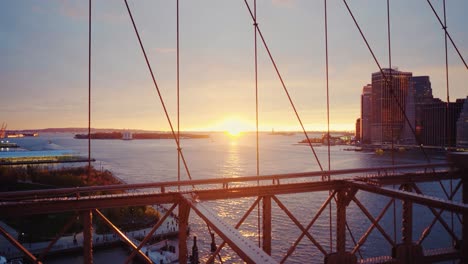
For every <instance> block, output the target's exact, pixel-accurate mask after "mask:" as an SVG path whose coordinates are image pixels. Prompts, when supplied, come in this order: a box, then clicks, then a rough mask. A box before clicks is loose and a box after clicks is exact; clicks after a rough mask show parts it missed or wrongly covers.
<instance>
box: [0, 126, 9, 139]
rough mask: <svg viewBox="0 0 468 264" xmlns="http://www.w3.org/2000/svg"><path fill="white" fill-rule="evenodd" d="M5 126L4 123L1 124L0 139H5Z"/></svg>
mask: <svg viewBox="0 0 468 264" xmlns="http://www.w3.org/2000/svg"><path fill="white" fill-rule="evenodd" d="M7 125H8V124H6V123H5V122H3V123H2V127H1V128H0V138H5V137H6V128H7Z"/></svg>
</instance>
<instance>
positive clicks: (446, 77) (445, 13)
mask: <svg viewBox="0 0 468 264" xmlns="http://www.w3.org/2000/svg"><path fill="white" fill-rule="evenodd" d="M442 3H443V6H444V37H445V82H446V83H445V84H446V89H447V104H446V109H445V115H446V116H445V133H446V134H447V136H446V139H445V140H447V145H446V146H447V147H449V148H450V147H451V137H450V127H449V116H450V114H449V110H450V93H449V91H450V89H449V70H448V50H447V49H448V47H447V12H446V8H445V0H444V1H443V2H442Z"/></svg>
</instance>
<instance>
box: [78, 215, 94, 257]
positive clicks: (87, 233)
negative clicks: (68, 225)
mask: <svg viewBox="0 0 468 264" xmlns="http://www.w3.org/2000/svg"><path fill="white" fill-rule="evenodd" d="M81 220H82V221H83V262H84V263H85V264H92V263H93V213H92V212H91V211H89V210H88V211H83V212H81Z"/></svg>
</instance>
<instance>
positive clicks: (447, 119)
mask: <svg viewBox="0 0 468 264" xmlns="http://www.w3.org/2000/svg"><path fill="white" fill-rule="evenodd" d="M442 3H443V7H444V40H445V82H446V88H447V104H446V109H445V114H446V117H445V133H447V147H449V148H450V147H451V145H450V143H451V137H450V129H449V117H450V114H449V110H450V86H449V69H448V50H447V49H448V47H447V11H446V6H445V0H444V1H443V2H442ZM452 192H453V177H452V176H450V196H449V199H450V200H452V199H451V197H452ZM450 221H451V227H452V230H453V212H450ZM452 240H453V239H452ZM453 242H454V241H452V243H453Z"/></svg>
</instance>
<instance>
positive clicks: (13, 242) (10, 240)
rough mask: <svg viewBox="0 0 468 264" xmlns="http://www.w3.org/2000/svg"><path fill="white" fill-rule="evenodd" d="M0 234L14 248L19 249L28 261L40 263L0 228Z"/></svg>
mask: <svg viewBox="0 0 468 264" xmlns="http://www.w3.org/2000/svg"><path fill="white" fill-rule="evenodd" d="M0 234H1V235H2V236H3V237H4V238H6V239H7V240H8V241H9V242H10V243H11V244H12V245H13V246H14V247H15V248H17V249H19V250H20V251H21V252H23V254H24V255H25V256H26V258H27V259H28V260H30V261H31V262H32V263H35V264H41V263H42V262H41V261H39V260H38V259H37V258H36V257H35V256H34V255H33V254H32V253H31V252H29V250H28V249H26V248H25V247H24V246H23V245H21V244H20V243H19V242H18V241H17V240H16V239H15V238H14V237H12V236H11V235H10V234H9V233H8V232H7V231H5V230H4V229H3V228H2V227H1V226H0Z"/></svg>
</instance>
